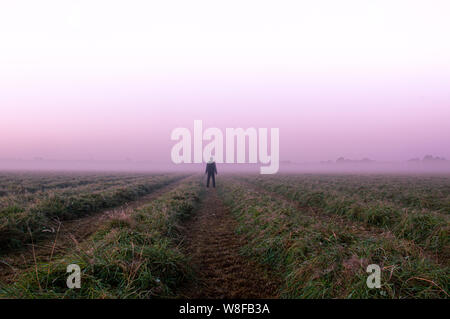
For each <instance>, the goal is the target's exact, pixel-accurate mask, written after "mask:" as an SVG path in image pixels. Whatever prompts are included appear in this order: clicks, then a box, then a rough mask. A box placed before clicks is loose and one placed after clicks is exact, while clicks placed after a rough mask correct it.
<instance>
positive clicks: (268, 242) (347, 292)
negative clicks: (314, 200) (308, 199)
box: [218, 181, 450, 298]
mask: <svg viewBox="0 0 450 319" xmlns="http://www.w3.org/2000/svg"><path fill="white" fill-rule="evenodd" d="M218 190H219V192H220V195H221V196H222V197H223V199H224V202H225V203H226V204H227V205H228V206H229V207H230V209H231V210H232V212H233V214H234V215H235V216H236V218H237V220H238V221H239V228H238V232H239V233H241V234H242V235H244V236H245V237H246V239H247V241H248V244H247V245H246V246H245V248H244V253H246V254H247V255H249V256H251V257H253V258H255V259H257V260H258V261H259V262H261V263H264V264H268V265H269V266H271V267H273V268H274V269H277V270H278V271H280V272H281V275H282V278H283V279H284V286H283V288H282V290H281V296H282V297H285V298H447V297H448V295H447V293H448V291H449V278H450V269H449V267H448V266H442V265H438V264H436V263H434V262H433V261H431V260H429V259H427V258H426V257H425V256H424V255H423V254H422V251H421V250H419V249H418V247H417V246H415V245H411V243H410V242H408V241H405V240H399V239H397V238H395V237H392V236H391V237H389V236H376V235H374V236H372V235H370V233H369V234H367V233H364V232H359V231H358V230H357V229H355V228H352V227H349V226H348V225H347V224H345V223H344V224H343V223H338V222H336V221H334V220H332V219H330V218H327V217H326V216H322V217H320V218H318V216H316V215H311V214H309V213H308V211H307V210H299V209H298V206H297V205H295V204H294V203H292V202H290V201H287V200H283V199H281V198H279V197H275V196H270V195H268V194H264V193H263V192H258V191H255V190H252V189H248V188H246V187H245V186H241V185H239V184H238V183H235V182H234V181H231V182H230V181H227V182H226V183H225V184H224V185H223V187H222V188H219V189H218ZM369 264H378V265H379V266H380V267H381V268H382V279H381V284H382V287H381V288H380V289H369V288H368V287H367V285H366V280H367V276H368V275H369V274H368V273H366V267H367V265H369Z"/></svg>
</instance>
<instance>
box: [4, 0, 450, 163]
mask: <svg viewBox="0 0 450 319" xmlns="http://www.w3.org/2000/svg"><path fill="white" fill-rule="evenodd" d="M17 3H18V4H17ZM17 3H16V4H2V5H1V6H0V39H2V41H1V42H0V112H1V114H0V158H23V159H31V158H34V157H43V158H46V159H56V160H86V159H96V160H123V159H126V158H131V159H133V160H137V161H139V160H151V161H154V162H156V163H168V162H170V149H171V147H172V146H173V144H174V142H172V141H171V140H170V132H171V131H172V130H173V129H174V128H176V127H188V128H191V129H192V125H193V121H194V120H195V119H200V120H203V124H204V127H205V128H207V127H219V128H225V127H243V128H247V127H250V126H252V127H278V128H280V159H281V160H292V161H321V160H329V159H332V160H335V159H336V158H337V157H339V156H344V157H346V158H363V157H369V158H372V159H376V160H381V161H387V160H393V161H397V160H407V159H409V158H412V157H423V156H424V155H425V154H433V155H437V156H444V157H447V158H450V147H449V145H450V144H449V137H450V44H449V41H447V40H446V38H447V37H448V34H447V33H448V30H450V21H449V19H448V16H446V14H445V12H447V13H448V12H450V4H449V3H448V2H445V1H379V2H377V4H373V3H372V2H371V1H342V2H340V4H339V5H337V4H336V3H334V2H333V1H318V2H316V4H311V1H310V2H309V3H308V4H300V2H298V1H297V2H296V1H292V2H291V1H281V2H278V5H277V6H276V7H275V2H270V1H258V2H252V1H249V3H248V4H245V5H243V4H242V3H240V2H237V1H236V2H235V1H230V2H229V3H228V4H211V2H210V1H193V2H192V3H190V4H189V5H187V4H186V3H184V2H182V1H180V2H177V1H174V3H171V4H170V5H169V4H158V5H155V4H149V3H148V2H145V1H131V2H130V3H131V4H128V5H127V6H126V7H125V5H124V2H122V4H120V3H119V2H115V1H112V2H104V1H98V2H95V4H92V2H85V1H79V2H76V1H42V2H40V4H37V3H35V2H33V1H18V2H17ZM2 7H3V8H2ZM25 8H26V9H25ZM173 8H176V9H173Z"/></svg>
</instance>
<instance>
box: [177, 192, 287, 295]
mask: <svg viewBox="0 0 450 319" xmlns="http://www.w3.org/2000/svg"><path fill="white" fill-rule="evenodd" d="M236 227H237V222H236V221H235V219H234V218H233V217H232V216H231V215H230V212H229V211H228V209H227V208H226V206H224V204H223V203H222V201H221V199H220V198H219V197H218V195H217V193H216V190H215V189H207V191H206V194H205V196H204V198H203V201H202V204H201V206H200V207H199V210H198V211H197V213H196V214H195V215H194V216H193V217H192V218H191V219H190V220H188V221H187V222H186V224H185V229H184V236H185V238H186V239H185V244H186V250H187V252H188V253H189V254H190V256H191V258H192V262H193V264H194V268H195V269H196V271H197V276H198V277H199V280H198V282H196V283H192V284H190V285H189V286H188V287H185V288H183V291H182V292H181V296H182V297H186V298H226V299H230V298H276V297H277V291H278V289H277V288H278V281H277V277H276V276H274V274H273V273H271V272H270V271H268V270H267V269H265V268H264V267H262V266H261V265H259V264H256V263H255V262H252V261H251V260H250V259H249V258H246V257H244V256H242V255H241V254H240V253H239V250H240V248H241V247H242V246H243V245H244V242H243V239H242V238H240V237H239V236H238V235H237V234H236V233H235V230H236Z"/></svg>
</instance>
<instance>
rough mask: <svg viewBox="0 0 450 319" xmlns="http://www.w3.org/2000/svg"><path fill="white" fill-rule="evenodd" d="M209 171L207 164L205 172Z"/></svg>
mask: <svg viewBox="0 0 450 319" xmlns="http://www.w3.org/2000/svg"><path fill="white" fill-rule="evenodd" d="M206 173H208V164H206V169H205V174H206Z"/></svg>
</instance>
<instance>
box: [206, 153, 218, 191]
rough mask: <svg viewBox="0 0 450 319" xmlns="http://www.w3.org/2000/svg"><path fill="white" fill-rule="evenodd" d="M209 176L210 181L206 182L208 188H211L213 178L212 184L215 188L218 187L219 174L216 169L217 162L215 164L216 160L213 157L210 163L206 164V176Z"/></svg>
mask: <svg viewBox="0 0 450 319" xmlns="http://www.w3.org/2000/svg"><path fill="white" fill-rule="evenodd" d="M206 174H208V180H207V182H206V187H209V180H210V179H211V178H212V184H213V187H214V188H215V187H216V174H217V168H216V162H214V159H213V158H212V157H211V158H210V159H209V162H208V163H207V164H206V170H205V175H206Z"/></svg>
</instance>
